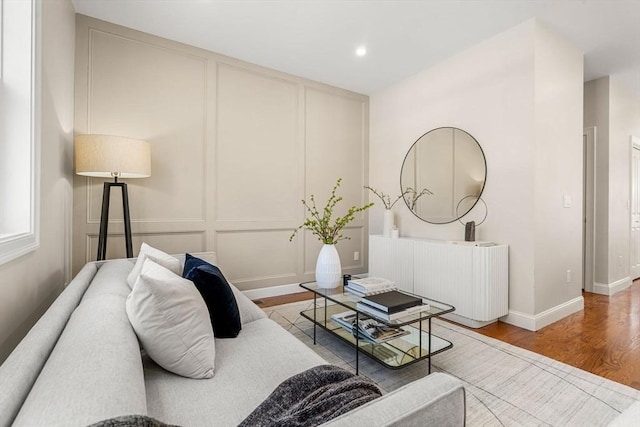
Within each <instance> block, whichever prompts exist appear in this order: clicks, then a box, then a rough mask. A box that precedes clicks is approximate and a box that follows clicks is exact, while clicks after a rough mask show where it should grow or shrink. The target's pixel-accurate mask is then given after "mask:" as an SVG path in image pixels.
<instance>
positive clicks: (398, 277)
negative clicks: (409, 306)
mask: <svg viewBox="0 0 640 427" xmlns="http://www.w3.org/2000/svg"><path fill="white" fill-rule="evenodd" d="M413 246H414V241H413V240H405V239H390V238H388V237H383V236H369V276H370V277H383V278H385V279H389V280H393V281H394V282H396V286H398V289H401V290H403V291H407V292H415V290H414V274H413V270H414V266H413V262H414V261H413V260H414V257H413Z"/></svg>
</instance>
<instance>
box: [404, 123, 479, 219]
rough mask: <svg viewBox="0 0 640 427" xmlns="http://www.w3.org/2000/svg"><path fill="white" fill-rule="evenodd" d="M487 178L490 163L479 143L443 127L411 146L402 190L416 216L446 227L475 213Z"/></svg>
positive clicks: (466, 135) (457, 130) (460, 132)
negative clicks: (474, 208)
mask: <svg viewBox="0 0 640 427" xmlns="http://www.w3.org/2000/svg"><path fill="white" fill-rule="evenodd" d="M486 178H487V162H486V159H485V157H484V152H483V151H482V148H481V147H480V144H478V141H476V139H475V138H474V137H472V136H471V135H469V134H468V133H467V132H465V131H463V130H461V129H457V128H452V127H442V128H437V129H433V130H431V131H429V132H427V133H425V134H424V135H422V136H421V137H420V138H418V140H417V141H416V142H415V143H414V144H413V145H412V146H411V148H410V149H409V152H408V153H407V155H406V157H405V158H404V162H403V163H402V171H401V172H400V188H401V191H402V192H403V193H404V196H403V198H404V201H405V203H406V204H407V207H408V208H409V209H410V210H411V212H413V213H414V215H416V216H417V217H418V218H420V219H422V220H424V221H426V222H430V223H432V224H447V223H449V222H453V221H456V220H458V219H460V218H462V217H463V216H465V215H466V214H467V213H469V211H470V210H471V209H473V207H474V206H475V204H476V203H477V202H478V200H479V199H480V195H481V194H482V190H483V189H484V184H485V180H486Z"/></svg>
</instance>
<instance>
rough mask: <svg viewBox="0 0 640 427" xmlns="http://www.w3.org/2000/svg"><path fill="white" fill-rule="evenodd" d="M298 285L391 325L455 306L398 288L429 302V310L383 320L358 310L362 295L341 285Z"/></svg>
mask: <svg viewBox="0 0 640 427" xmlns="http://www.w3.org/2000/svg"><path fill="white" fill-rule="evenodd" d="M300 287H302V288H304V289H306V290H308V291H311V292H313V293H314V294H315V295H317V296H321V297H323V298H326V299H327V300H329V301H332V302H334V303H337V304H340V305H342V306H344V307H347V308H348V309H350V310H353V311H356V312H358V313H360V314H362V315H363V316H366V317H373V318H375V319H376V320H377V321H379V322H382V323H385V324H387V325H393V326H403V325H408V324H411V323H415V322H419V321H421V320H426V319H430V318H432V317H438V316H441V315H443V314H445V313H451V312H452V311H454V310H455V308H454V307H453V306H452V305H449V304H445V303H443V302H440V301H436V300H432V299H429V298H425V297H422V296H420V295H415V294H412V293H410V292H406V291H403V290H400V292H403V293H405V294H408V295H412V296H415V297H418V298H421V299H422V303H423V304H429V310H425V311H421V312H417V313H410V314H407V315H406V316H403V317H401V318H399V319H396V320H391V321H389V320H385V319H384V318H379V317H376V316H373V315H371V314H370V313H368V312H365V311H362V310H358V308H357V304H358V302H360V301H361V300H362V297H360V296H358V295H355V294H352V293H351V292H347V291H345V289H344V287H343V286H342V285H341V286H338V287H337V288H320V287H318V284H317V283H316V282H306V283H301V284H300Z"/></svg>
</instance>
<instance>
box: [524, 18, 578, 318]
mask: <svg viewBox="0 0 640 427" xmlns="http://www.w3.org/2000/svg"><path fill="white" fill-rule="evenodd" d="M583 68H584V67H583V55H582V52H580V51H579V50H578V49H576V48H575V47H574V46H572V45H571V44H569V43H568V42H566V41H565V40H564V39H562V38H560V37H559V36H557V35H555V34H554V33H552V32H551V31H549V30H548V29H547V28H546V27H544V26H543V25H537V26H536V27H535V96H534V99H535V101H534V102H535V104H534V105H535V107H534V114H535V120H534V126H535V138H536V139H535V142H534V144H535V153H536V154H535V163H534V165H533V168H534V175H535V178H534V212H535V219H534V227H535V228H534V230H535V234H534V253H535V266H534V287H533V288H534V301H535V307H534V313H535V314H536V315H537V314H539V313H543V312H545V311H546V310H550V309H551V310H553V309H554V307H559V306H562V305H563V304H565V303H567V302H569V301H573V300H575V299H580V301H581V298H582V270H583V269H582V217H583V212H582V200H583V192H582V168H583V162H582V151H583V147H582V128H583V125H582V119H583V117H582V116H583V90H584V83H583V81H584V78H583ZM567 197H568V198H569V199H570V205H571V206H570V207H565V205H564V201H565V200H564V199H565V198H567ZM568 270H570V271H571V272H570V276H571V282H570V283H567V271H568Z"/></svg>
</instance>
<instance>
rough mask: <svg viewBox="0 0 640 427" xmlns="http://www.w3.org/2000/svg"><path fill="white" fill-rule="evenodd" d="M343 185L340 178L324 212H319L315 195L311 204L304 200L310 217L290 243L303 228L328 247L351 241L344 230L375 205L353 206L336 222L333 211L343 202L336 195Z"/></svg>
mask: <svg viewBox="0 0 640 427" xmlns="http://www.w3.org/2000/svg"><path fill="white" fill-rule="evenodd" d="M341 183H342V178H338V180H337V181H336V185H335V186H334V187H333V190H332V191H331V196H330V197H329V199H328V200H327V203H326V205H325V207H324V209H322V211H319V210H318V208H317V207H316V200H315V198H314V196H313V194H312V195H311V197H310V198H309V200H310V203H307V202H306V200H302V204H303V205H304V207H305V208H306V209H307V212H308V214H309V217H308V218H306V219H305V220H304V222H303V223H302V225H300V226H299V227H297V228H296V229H295V230H294V231H293V234H291V237H289V241H292V240H293V238H294V237H295V236H296V234H297V233H298V231H300V230H301V229H303V228H305V229H307V230H310V231H311V232H312V233H313V234H314V235H315V236H317V237H318V239H319V240H320V241H322V243H324V244H326V245H335V244H336V243H338V242H339V241H340V240H348V239H350V237H346V236H344V235H343V234H342V233H341V231H342V229H343V228H344V227H345V226H347V224H349V223H350V222H351V221H353V220H354V219H355V217H356V214H357V213H358V212H362V211H365V210H367V209H369V208H370V207H371V206H373V203H368V204H366V205H364V206H360V207H357V206H352V207H351V208H349V210H348V211H347V213H346V215H345V216H342V217H336V218H335V219H334V220H332V218H331V217H332V216H333V209H334V208H335V207H336V205H337V204H338V203H339V202H340V201H342V196H337V195H336V192H337V191H338V188H340V184H341Z"/></svg>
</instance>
